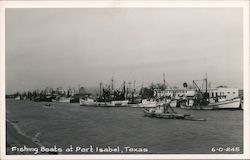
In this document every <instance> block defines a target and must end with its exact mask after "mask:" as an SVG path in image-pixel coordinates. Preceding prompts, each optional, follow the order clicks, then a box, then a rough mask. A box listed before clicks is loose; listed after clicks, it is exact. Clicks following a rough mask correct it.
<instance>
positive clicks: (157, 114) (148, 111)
mask: <svg viewBox="0 0 250 160" xmlns="http://www.w3.org/2000/svg"><path fill="white" fill-rule="evenodd" d="M143 112H144V116H147V117H153V118H164V119H183V120H192V121H206V119H204V118H195V117H193V116H192V115H190V114H180V113H176V112H175V111H174V110H173V109H172V107H171V106H170V103H168V104H164V105H161V106H157V107H155V108H144V109H143Z"/></svg>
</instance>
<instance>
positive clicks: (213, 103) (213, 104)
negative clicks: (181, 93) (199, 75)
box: [180, 78, 241, 110]
mask: <svg viewBox="0 0 250 160" xmlns="http://www.w3.org/2000/svg"><path fill="white" fill-rule="evenodd" d="M203 81H205V86H206V89H205V92H202V91H201V88H199V87H198V85H197V84H196V82H195V81H193V84H194V86H196V88H197V91H196V94H195V96H194V97H192V98H188V99H187V100H186V101H184V102H182V103H180V107H181V108H182V109H191V110H215V109H240V108H241V98H232V99H227V98H226V97H225V96H216V97H215V98H211V97H209V93H208V92H207V79H206V78H205V79H203Z"/></svg>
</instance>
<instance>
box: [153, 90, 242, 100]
mask: <svg viewBox="0 0 250 160" xmlns="http://www.w3.org/2000/svg"><path fill="white" fill-rule="evenodd" d="M196 92H197V90H195V89H187V88H183V89H166V90H165V91H164V90H160V89H155V90H154V96H156V97H158V98H160V97H164V95H165V96H168V97H171V98H174V99H186V97H193V96H194V95H195V94H196ZM202 92H205V90H202ZM207 92H208V93H209V98H216V97H223V98H226V99H233V98H236V97H239V89H238V88H226V87H219V88H209V89H207Z"/></svg>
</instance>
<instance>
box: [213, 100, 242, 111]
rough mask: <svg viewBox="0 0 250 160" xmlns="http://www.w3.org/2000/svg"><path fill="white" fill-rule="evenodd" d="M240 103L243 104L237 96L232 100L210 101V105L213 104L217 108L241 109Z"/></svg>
mask: <svg viewBox="0 0 250 160" xmlns="http://www.w3.org/2000/svg"><path fill="white" fill-rule="evenodd" d="M240 104H241V99H240V98H235V99H231V100H225V101H221V102H216V103H210V104H209V106H213V107H214V108H215V109H239V108H240Z"/></svg>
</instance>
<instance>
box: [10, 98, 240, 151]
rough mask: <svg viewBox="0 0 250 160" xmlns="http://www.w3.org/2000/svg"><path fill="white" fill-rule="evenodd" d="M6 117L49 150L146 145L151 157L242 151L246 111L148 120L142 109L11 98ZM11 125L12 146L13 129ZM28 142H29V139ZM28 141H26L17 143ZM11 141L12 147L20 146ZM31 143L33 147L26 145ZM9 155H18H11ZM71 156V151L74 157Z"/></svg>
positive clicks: (183, 111) (217, 112) (179, 110)
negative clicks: (213, 150) (189, 118)
mask: <svg viewBox="0 0 250 160" xmlns="http://www.w3.org/2000/svg"><path fill="white" fill-rule="evenodd" d="M6 104H7V106H6V111H7V119H8V120H9V121H10V122H15V125H16V127H18V129H19V130H20V131H21V132H22V133H23V134H24V135H25V136H27V137H30V138H36V139H37V141H38V142H39V143H40V144H41V145H43V146H46V147H52V146H54V145H56V146H57V147H62V148H67V147H68V146H69V145H72V146H73V147H76V146H82V147H88V146H90V145H92V146H94V147H107V146H111V147H117V146H119V147H120V148H123V147H126V146H130V147H141V148H147V149H148V152H147V153H173V154H175V153H185V154H187V153H190V154H191V153H195V154H198V153H199V154H202V153H216V154H219V153H225V154H227V153H242V150H243V120H242V119H243V111H242V110H234V111H232V110H217V111H199V110H181V109H176V111H178V112H180V113H190V114H192V115H194V116H196V117H200V118H206V119H207V121H205V122H203V121H185V120H167V119H157V118H149V117H144V116H143V112H142V109H140V108H130V107H120V108H101V107H84V106H79V104H68V103H56V102H55V103H54V102H53V103H51V104H52V105H53V106H54V107H55V108H51V109H48V108H44V107H43V104H45V103H43V102H32V101H14V100H7V103H6ZM8 125H10V123H7V143H9V142H8V141H11V139H13V137H14V136H13V133H12V132H14V131H15V130H14V131H13V129H10V127H9V126H8ZM14 138H16V137H14ZM27 139H28V138H27ZM15 143H23V142H15ZM15 143H13V142H12V143H9V144H8V145H9V147H11V146H15V145H23V144H15ZM27 144H28V143H27ZM213 147H217V148H218V147H223V148H226V147H231V148H232V147H240V150H241V151H240V152H228V151H225V152H224V151H223V152H211V149H212V148H213ZM8 154H14V153H12V152H8ZM71 154H72V153H71Z"/></svg>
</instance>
